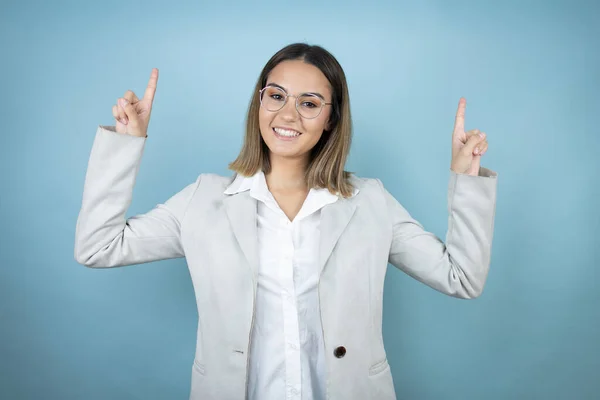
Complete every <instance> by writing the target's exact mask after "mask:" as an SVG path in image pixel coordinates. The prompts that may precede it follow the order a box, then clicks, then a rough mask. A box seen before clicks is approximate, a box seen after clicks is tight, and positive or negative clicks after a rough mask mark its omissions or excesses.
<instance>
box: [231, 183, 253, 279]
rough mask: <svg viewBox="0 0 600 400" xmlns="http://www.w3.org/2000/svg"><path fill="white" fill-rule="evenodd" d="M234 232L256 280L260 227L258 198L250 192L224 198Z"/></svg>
mask: <svg viewBox="0 0 600 400" xmlns="http://www.w3.org/2000/svg"><path fill="white" fill-rule="evenodd" d="M223 204H224V205H225V211H226V213H227V217H228V218H229V223H230V224H231V228H232V230H233V234H234V235H235V238H236V239H237V241H238V244H239V245H240V248H241V249H242V252H243V253H244V255H245V256H246V259H247V260H248V264H249V265H250V269H251V270H252V274H253V276H254V281H255V282H257V279H258V229H257V227H256V199H254V198H252V197H250V195H249V192H247V191H246V192H242V193H238V194H235V195H232V196H229V197H226V198H225V199H224V200H223Z"/></svg>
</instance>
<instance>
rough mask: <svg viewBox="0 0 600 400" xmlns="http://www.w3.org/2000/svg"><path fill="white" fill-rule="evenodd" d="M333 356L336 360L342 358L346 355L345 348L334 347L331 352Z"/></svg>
mask: <svg viewBox="0 0 600 400" xmlns="http://www.w3.org/2000/svg"><path fill="white" fill-rule="evenodd" d="M333 355H334V356H336V357H337V358H342V357H344V356H345V355H346V348H345V347H344V346H340V347H336V349H335V350H334V351H333Z"/></svg>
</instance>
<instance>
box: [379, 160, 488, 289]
mask: <svg viewBox="0 0 600 400" xmlns="http://www.w3.org/2000/svg"><path fill="white" fill-rule="evenodd" d="M380 184H381V182H380ZM381 186H382V188H383V185H381ZM496 188H497V173H496V172H494V171H491V170H489V169H487V168H483V167H481V168H480V170H479V176H471V175H467V174H457V173H455V172H453V171H450V180H449V185H448V213H449V216H448V230H447V233H446V241H445V243H444V242H443V241H442V240H441V239H440V238H438V237H437V236H435V235H434V234H432V233H430V232H427V231H425V230H424V229H423V226H422V225H421V224H420V223H419V222H418V221H416V220H414V219H413V218H412V217H411V216H410V215H409V213H408V212H407V211H406V210H405V209H404V207H403V206H402V205H401V204H400V203H399V202H398V201H397V200H396V199H395V198H394V197H393V196H392V195H391V194H390V193H389V192H388V191H387V190H385V188H383V190H384V193H385V198H386V203H387V208H388V212H389V218H390V219H391V221H392V242H391V246H390V253H389V263H390V264H392V265H394V266H395V267H397V268H399V269H400V270H402V271H404V272H406V273H407V274H408V275H410V276H412V277H413V278H415V279H417V280H419V281H420V282H422V283H424V284H426V285H428V286H430V287H432V288H433V289H436V290H438V291H440V292H442V293H445V294H447V295H450V296H454V297H459V298H465V299H469V298H475V297H478V296H479V295H480V294H481V293H482V291H483V287H484V284H485V281H486V278H487V275H488V271H489V266H490V258H491V247H492V237H493V231H494V216H495V209H496Z"/></svg>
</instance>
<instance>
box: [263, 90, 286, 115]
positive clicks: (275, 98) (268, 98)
mask: <svg viewBox="0 0 600 400" xmlns="http://www.w3.org/2000/svg"><path fill="white" fill-rule="evenodd" d="M261 96H262V97H261V98H260V103H261V104H262V106H263V107H264V108H266V109H267V110H269V111H278V110H280V109H281V108H282V107H283V105H284V104H285V97H286V96H285V92H284V91H283V90H281V89H279V88H276V87H272V86H267V87H266V88H265V89H264V90H263V91H262V95H261Z"/></svg>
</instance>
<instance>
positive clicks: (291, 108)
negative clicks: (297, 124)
mask: <svg viewBox="0 0 600 400" xmlns="http://www.w3.org/2000/svg"><path fill="white" fill-rule="evenodd" d="M279 114H281V116H282V117H284V118H285V119H287V120H289V121H294V120H296V119H298V110H296V98H295V97H288V98H287V101H286V102H285V104H284V106H283V108H282V109H281V110H279Z"/></svg>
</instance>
